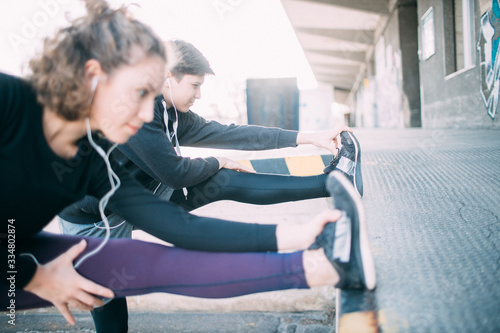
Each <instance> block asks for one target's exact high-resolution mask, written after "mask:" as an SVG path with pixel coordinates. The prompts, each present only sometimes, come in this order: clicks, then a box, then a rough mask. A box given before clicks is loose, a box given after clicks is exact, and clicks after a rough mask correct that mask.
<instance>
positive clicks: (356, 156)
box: [347, 132, 363, 198]
mask: <svg viewBox="0 0 500 333" xmlns="http://www.w3.org/2000/svg"><path fill="white" fill-rule="evenodd" d="M347 134H349V136H350V137H351V141H352V142H353V143H354V177H353V185H354V189H355V190H356V194H357V195H358V196H359V197H360V198H361V197H363V196H362V195H361V192H360V191H359V188H358V180H359V179H358V178H357V177H358V174H359V173H360V171H359V170H358V167H359V165H358V155H359V143H358V140H357V139H356V138H355V137H354V135H352V133H350V132H347Z"/></svg>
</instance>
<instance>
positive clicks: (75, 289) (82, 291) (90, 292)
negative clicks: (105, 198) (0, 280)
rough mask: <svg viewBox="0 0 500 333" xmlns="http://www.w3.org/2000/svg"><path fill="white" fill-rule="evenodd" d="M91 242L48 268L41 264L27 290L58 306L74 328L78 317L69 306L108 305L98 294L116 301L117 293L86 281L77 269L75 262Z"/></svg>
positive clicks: (91, 308)
mask: <svg viewBox="0 0 500 333" xmlns="http://www.w3.org/2000/svg"><path fill="white" fill-rule="evenodd" d="M86 246H87V243H86V242H85V240H82V241H81V242H80V243H78V244H77V245H75V246H73V247H71V248H70V249H69V250H68V251H67V252H66V253H63V254H61V255H60V256H59V257H57V258H55V259H54V260H52V261H51V262H49V263H47V264H45V265H39V266H38V267H37V269H36V272H35V275H34V276H33V278H32V279H31V281H30V282H29V283H28V284H27V285H26V287H24V290H26V291H29V292H31V293H33V294H35V295H37V296H38V297H40V298H43V299H44V300H47V301H49V302H51V303H52V304H54V306H55V307H56V308H57V309H59V311H60V312H61V313H62V315H63V316H64V318H65V319H66V321H67V322H68V323H70V324H71V325H74V324H75V318H74V317H73V315H72V314H71V312H70V311H69V308H68V306H72V307H75V308H78V309H82V310H93V309H94V307H95V306H102V305H104V302H103V301H102V300H101V299H99V298H97V297H95V296H94V295H98V296H102V297H106V298H112V297H114V294H113V291H111V290H110V289H108V288H104V287H102V286H100V285H98V284H96V283H94V282H92V281H90V280H87V279H85V278H84V277H82V276H81V275H80V274H78V273H77V271H76V270H75V269H74V268H73V260H74V259H75V258H76V257H77V256H78V255H79V254H80V253H81V252H82V251H83V250H84V249H85V247H86Z"/></svg>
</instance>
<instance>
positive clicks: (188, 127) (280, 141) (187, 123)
mask: <svg viewBox="0 0 500 333" xmlns="http://www.w3.org/2000/svg"><path fill="white" fill-rule="evenodd" d="M178 133H179V142H180V144H181V146H183V145H184V146H192V147H209V148H220V149H238V150H266V149H278V148H285V147H296V146H297V134H298V132H297V131H290V130H283V129H280V128H274V127H263V126H256V125H235V124H230V125H223V124H220V123H218V122H216V121H208V120H206V119H204V118H203V117H201V116H199V115H197V114H196V113H194V112H192V111H188V112H186V113H179V128H178Z"/></svg>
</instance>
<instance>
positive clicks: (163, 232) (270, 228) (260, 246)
mask: <svg viewBox="0 0 500 333" xmlns="http://www.w3.org/2000/svg"><path fill="white" fill-rule="evenodd" d="M120 178H121V179H122V181H121V186H120V188H119V189H118V190H117V191H116V192H115V194H114V195H113V196H112V197H111V199H110V201H109V208H110V209H112V210H113V211H114V212H115V213H117V214H118V215H120V216H121V217H123V218H125V219H126V220H127V221H128V222H129V223H130V224H132V225H134V226H136V227H138V228H139V229H141V230H144V231H145V232H148V233H150V234H151V235H153V236H156V237H158V238H160V239H162V240H164V241H166V242H169V243H172V244H174V245H175V246H178V247H182V248H186V249H192V250H201V251H217V252H246V251H252V252H255V251H276V250H277V244H276V225H263V224H256V223H238V222H231V221H225V220H219V219H213V218H207V217H202V216H196V215H192V214H189V213H188V212H186V211H184V210H183V209H182V208H180V207H178V206H177V205H175V204H173V203H171V202H168V201H164V200H161V199H159V198H158V197H156V196H155V195H153V194H152V193H150V192H148V191H147V190H146V189H144V188H143V187H142V186H141V185H139V184H138V183H136V182H135V181H134V180H132V179H131V178H130V176H127V175H125V174H122V175H120ZM98 195H101V194H98Z"/></svg>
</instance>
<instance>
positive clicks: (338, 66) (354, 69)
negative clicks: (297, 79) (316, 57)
mask: <svg viewBox="0 0 500 333" xmlns="http://www.w3.org/2000/svg"><path fill="white" fill-rule="evenodd" d="M309 65H310V66H311V67H314V68H318V69H322V68H323V69H334V70H343V71H346V72H356V73H358V72H359V70H360V68H361V66H360V65H346V64H327V63H320V62H310V63H309Z"/></svg>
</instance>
